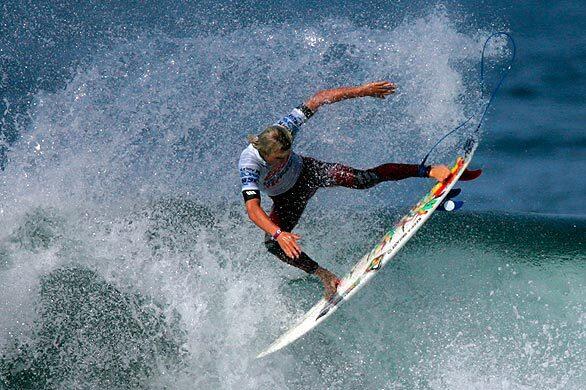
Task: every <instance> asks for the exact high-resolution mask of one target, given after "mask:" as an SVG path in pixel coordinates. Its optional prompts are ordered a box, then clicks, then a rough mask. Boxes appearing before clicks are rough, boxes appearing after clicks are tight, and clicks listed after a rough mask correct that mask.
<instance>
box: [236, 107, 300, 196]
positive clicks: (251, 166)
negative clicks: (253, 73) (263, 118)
mask: <svg viewBox="0 0 586 390" xmlns="http://www.w3.org/2000/svg"><path fill="white" fill-rule="evenodd" d="M307 119H308V117H307V116H306V115H305V114H304V113H303V111H301V109H299V108H295V109H293V111H291V113H290V114H289V115H287V116H286V117H284V118H282V119H281V120H279V121H278V122H277V123H275V124H276V125H280V126H285V127H287V128H288V129H289V130H290V131H291V135H292V136H293V139H295V135H296V134H297V132H298V131H299V127H300V126H301V125H302V124H303V123H305V121H307ZM302 167H303V160H302V159H301V157H299V155H297V154H295V153H293V152H291V154H290V155H289V159H288V160H287V161H286V162H285V163H284V164H281V165H279V166H274V167H272V166H270V165H269V164H268V163H267V162H266V161H265V160H264V159H263V158H262V157H261V156H260V154H259V153H258V150H256V149H255V147H254V146H253V145H252V144H249V145H248V147H247V148H246V149H244V151H243V152H242V154H241V155H240V161H239V162H238V169H239V171H240V179H241V181H242V191H245V190H261V191H263V192H265V193H266V194H267V195H269V196H275V195H280V194H282V193H284V192H286V191H287V190H289V189H290V188H291V187H293V185H294V184H295V182H296V181H297V179H298V178H299V175H300V174H301V168H302Z"/></svg>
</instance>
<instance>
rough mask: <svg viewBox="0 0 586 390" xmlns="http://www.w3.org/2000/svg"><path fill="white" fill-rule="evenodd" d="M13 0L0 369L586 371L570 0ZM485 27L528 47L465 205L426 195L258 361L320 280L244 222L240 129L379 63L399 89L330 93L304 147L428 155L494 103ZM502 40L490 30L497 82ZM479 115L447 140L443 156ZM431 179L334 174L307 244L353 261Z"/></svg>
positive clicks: (334, 260)
mask: <svg viewBox="0 0 586 390" xmlns="http://www.w3.org/2000/svg"><path fill="white" fill-rule="evenodd" d="M0 10H1V11H0V15H1V19H0V95H1V96H0V115H1V116H2V117H1V120H0V166H1V167H2V170H0V351H1V353H0V389H3V388H6V389H23V388H29V389H38V388H47V389H53V388H55V389H57V388H96V389H98V388H99V389H103V388H115V389H118V388H128V389H130V388H153V389H161V388H180V389H183V388H194V387H196V388H255V389H256V388H309V387H314V388H357V387H363V388H421V389H428V388H433V389H444V388H457V389H469V388H477V389H485V388H488V389H534V388H535V389H551V388H560V389H566V388H567V389H579V388H583V387H584V386H585V378H584V376H583V375H584V374H583V372H584V361H586V347H585V345H584V342H583V339H584V336H585V335H584V325H583V322H584V315H585V314H584V313H585V312H584V301H585V298H586V289H585V286H584V280H586V271H585V269H584V264H585V260H586V250H585V248H584V237H585V236H586V234H585V233H586V227H585V223H584V214H585V211H584V206H583V204H584V202H583V200H584V195H583V194H584V193H585V192H586V179H585V178H584V174H583V172H584V170H585V169H586V132H585V131H584V130H585V129H584V124H585V123H586V105H585V104H584V99H585V96H586V74H585V73H586V70H585V68H584V66H583V64H584V63H585V59H586V34H585V33H584V28H583V26H582V24H583V20H584V19H585V17H586V6H584V5H583V4H581V3H580V2H537V1H527V2H520V3H519V2H518V3H514V4H511V3H510V2H504V1H496V2H495V1H492V2H474V3H471V2H466V3H457V2H444V3H441V4H439V3H438V4H437V5H428V4H427V3H426V2H418V1H416V2H409V3H408V4H403V3H400V2H398V3H390V2H387V1H366V2H364V1H361V2H352V1H344V2H342V1H331V2H327V4H318V3H309V2H306V1H293V2H291V1H290V2H283V3H278V2H270V3H267V4H263V7H260V6H259V5H258V4H257V3H256V2H251V1H238V2H236V1H231V2H221V3H218V2H192V3H180V2H149V3H148V4H143V3H142V2H122V1H120V2H97V1H96V2H94V1H88V2H83V3H74V2H48V3H40V2H34V1H17V2H5V3H2V4H0ZM494 31H507V32H509V33H511V34H512V35H513V37H514V38H515V41H516V44H517V59H516V62H515V63H514V64H513V67H512V69H511V71H510V73H509V74H508V78H507V80H506V81H505V83H504V85H503V87H502V88H501V90H500V91H499V94H498V96H497V99H496V101H495V103H494V105H493V106H492V107H491V109H490V111H489V114H488V116H487V118H486V120H485V122H484V124H483V127H482V139H481V143H480V147H479V149H478V151H477V153H476V155H475V158H474V161H473V165H476V166H479V167H482V168H483V169H484V174H483V175H482V176H481V177H480V178H479V179H478V180H476V181H475V182H473V183H467V184H464V185H463V186H462V187H463V194H462V196H461V198H462V199H463V200H465V202H466V204H465V206H464V207H465V209H464V210H465V211H464V212H463V213H460V214H444V215H436V216H434V217H433V218H432V220H431V222H430V224H429V226H427V227H426V228H424V229H423V230H422V233H421V234H418V235H417V236H416V237H415V239H414V240H413V242H411V243H410V244H409V245H408V246H407V247H406V248H405V250H404V251H403V252H402V253H401V254H400V255H399V256H398V257H397V259H396V262H395V263H392V264H390V265H389V267H388V268H386V269H385V271H384V273H381V276H380V277H378V278H377V279H376V280H375V281H374V282H373V283H372V285H371V286H369V287H368V288H366V289H365V290H364V292H363V293H362V292H361V293H360V294H358V295H357V296H356V298H355V300H354V301H353V302H352V303H350V304H348V305H347V306H346V307H345V309H344V310H340V312H338V313H337V314H336V316H335V317H332V319H331V320H329V321H328V322H327V323H326V324H324V326H323V327H321V328H320V329H319V330H317V331H316V332H314V333H312V334H310V335H308V337H306V338H304V339H303V340H301V341H299V343H297V344H295V345H294V346H292V347H291V348H290V349H287V350H285V351H283V352H282V353H279V354H275V355H274V357H272V358H271V359H269V360H263V361H260V362H259V361H256V360H254V356H255V355H256V353H258V351H260V350H261V349H263V348H264V347H266V345H268V343H270V341H272V340H273V339H274V338H275V337H276V336H277V335H279V334H280V333H281V332H282V331H283V330H284V329H285V328H286V327H287V326H288V325H289V324H290V323H291V322H292V321H293V320H294V319H295V318H296V317H298V316H299V315H300V314H302V312H303V311H304V310H306V309H307V308H308V307H309V306H311V304H312V303H313V302H314V301H315V300H316V299H317V297H318V296H319V294H320V292H319V286H318V285H317V284H316V283H315V281H314V280H313V279H311V278H304V277H303V276H302V275H301V274H300V273H299V272H298V271H296V270H294V269H291V268H289V267H286V266H284V265H282V264H281V263H279V262H277V261H276V260H275V259H273V258H271V257H270V256H268V255H267V254H266V253H265V252H264V250H263V247H262V245H261V244H260V239H261V234H260V232H259V231H258V229H257V228H255V227H253V226H252V225H251V224H250V223H249V222H248V221H247V218H246V216H245V214H244V211H243V208H242V205H241V200H240V194H239V182H238V176H237V173H236V163H237V159H238V156H239V154H240V151H241V150H242V149H243V148H244V147H245V146H246V145H245V136H246V135H247V134H249V133H254V132H257V131H259V130H261V129H262V128H263V126H265V125H267V124H270V123H271V121H273V120H274V119H275V118H277V117H279V116H280V115H283V114H285V113H286V112H288V110H289V109H290V108H291V107H293V106H295V105H297V104H299V102H300V101H302V100H304V99H306V98H307V97H309V96H310V95H311V94H312V93H314V92H315V91H316V90H317V89H320V88H329V87H335V86H338V85H350V84H357V83H362V82H365V81H370V80H379V79H389V80H391V81H394V82H396V83H397V84H398V91H397V94H396V95H395V96H393V97H391V98H389V99H387V100H385V101H379V100H375V99H370V100H369V99H363V100H357V101H351V102H343V103H339V104H336V105H333V106H328V107H326V108H324V109H323V110H320V112H319V114H318V115H316V116H315V117H314V118H312V119H311V121H310V122H309V123H308V124H307V125H306V126H305V127H304V130H303V132H302V133H301V134H300V136H299V139H298V141H297V145H296V148H297V150H298V151H299V152H300V153H302V154H306V155H312V156H315V157H318V158H321V159H324V160H329V161H340V162H344V163H347V164H351V165H354V166H357V167H369V166H373V165H376V164H380V163H383V162H387V161H404V162H418V161H419V160H420V159H421V158H422V157H423V156H424V155H425V154H426V152H427V150H428V149H429V148H430V147H431V146H432V145H433V144H434V143H435V141H436V140H437V139H439V137H441V136H442V135H443V134H445V133H446V132H447V131H449V130H450V129H452V128H453V127H454V126H456V125H457V124H458V123H461V121H463V120H464V119H465V118H467V117H468V116H469V115H471V114H472V113H475V112H478V111H479V110H481V109H482V107H483V106H484V104H486V101H487V99H488V97H489V94H490V85H488V86H487V85H484V86H483V85H481V84H480V83H479V80H478V75H479V60H480V51H481V49H482V45H483V43H484V41H485V39H486V38H487V37H488V36H489V35H490V34H491V33H492V32H494ZM509 49H510V46H507V45H506V42H504V41H497V42H494V43H493V44H491V46H490V47H489V50H488V53H487V54H488V57H487V61H488V63H487V64H488V73H487V76H488V78H487V81H488V83H489V84H491V83H493V82H494V81H495V80H497V79H498V76H499V74H500V72H501V71H502V70H503V66H504V64H505V63H506V61H507V59H508V58H509V56H510V50H509ZM466 131H467V130H464V132H463V133H462V134H459V135H456V136H454V137H450V138H448V139H447V140H446V142H445V143H443V144H442V145H441V146H440V147H439V148H438V150H437V153H434V154H433V156H432V160H433V162H438V163H439V162H442V163H451V162H452V160H453V153H454V152H453V151H454V149H456V148H457V146H458V144H459V142H460V141H461V140H462V139H463V138H464V133H465V132H466ZM429 184H430V183H428V182H425V183H424V182H422V181H416V180H412V181H405V182H400V183H386V184H384V185H381V186H378V187H376V188H374V189H372V190H369V191H366V192H359V191H354V192H351V191H347V190H341V189H336V190H332V191H329V192H328V191H324V192H323V193H319V194H318V195H317V196H316V198H315V201H313V203H311V204H310V205H309V207H308V210H307V215H306V217H304V219H303V220H302V221H301V224H300V226H299V232H300V233H301V234H302V235H303V236H304V248H306V249H307V250H308V251H309V252H310V253H311V254H313V255H314V256H315V257H316V259H317V260H319V261H320V263H322V264H324V265H326V266H328V267H329V268H331V269H333V270H334V271H335V272H337V273H339V274H343V273H345V272H347V271H348V270H349V269H350V268H351V266H352V264H353V263H354V262H355V261H356V260H357V259H358V258H359V257H360V256H361V255H362V254H363V253H364V252H366V251H368V250H369V249H370V246H371V243H372V242H376V241H377V239H378V238H379V236H381V235H382V234H383V232H384V231H385V229H386V228H388V227H389V226H390V225H391V224H392V222H393V221H394V220H396V218H398V217H399V216H400V215H401V213H403V212H405V211H406V209H407V207H408V206H409V205H411V204H413V203H414V202H415V200H416V199H417V198H418V197H420V196H421V194H422V193H423V192H424V191H425V190H426V189H427V187H428V186H429ZM342 201H343V203H344V204H343V206H342V205H341V203H342ZM266 205H267V206H268V203H266Z"/></svg>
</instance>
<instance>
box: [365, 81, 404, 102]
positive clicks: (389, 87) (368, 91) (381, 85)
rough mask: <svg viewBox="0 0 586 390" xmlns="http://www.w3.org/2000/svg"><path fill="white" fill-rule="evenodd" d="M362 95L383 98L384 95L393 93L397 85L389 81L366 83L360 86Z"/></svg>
mask: <svg viewBox="0 0 586 390" xmlns="http://www.w3.org/2000/svg"><path fill="white" fill-rule="evenodd" d="M360 88H361V92H362V96H372V97H376V98H379V99H384V98H385V96H387V95H390V94H392V93H395V90H396V89H397V86H396V85H395V84H394V83H391V82H389V81H377V82H374V83H367V84H364V85H362V86H361V87H360Z"/></svg>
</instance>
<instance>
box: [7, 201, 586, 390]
mask: <svg viewBox="0 0 586 390" xmlns="http://www.w3.org/2000/svg"><path fill="white" fill-rule="evenodd" d="M343 213H344V216H345V222H344V223H343V224H340V222H339V214H337V213H328V212H325V211H323V210H322V212H319V210H314V212H310V213H309V214H308V216H307V218H306V219H305V221H304V222H303V223H302V226H301V227H300V231H301V232H302V234H303V235H304V237H305V240H304V247H305V249H306V250H307V251H308V252H309V253H311V254H312V255H314V256H315V257H316V259H318V260H319V261H320V262H321V263H323V264H324V265H326V266H328V267H329V268H331V269H333V270H334V271H336V272H338V273H340V274H341V273H343V272H347V271H348V270H349V268H350V267H351V266H352V264H353V263H354V262H355V261H356V260H357V259H358V257H359V256H360V255H361V254H363V253H364V252H365V248H368V247H369V246H370V245H371V243H372V242H375V241H376V238H378V237H379V236H380V235H381V234H382V232H384V228H383V227H384V226H389V225H390V222H391V221H392V220H394V219H395V218H396V217H397V216H398V215H399V213H398V212H397V210H390V209H389V210H379V211H372V210H371V211H370V212H367V213H365V212H357V211H352V210H344V211H343ZM82 220H83V219H82ZM244 220H245V217H244V215H243V212H242V211H241V206H240V205H239V204H227V205H225V206H224V207H223V208H215V207H210V206H206V205H201V204H197V203H194V202H192V201H186V200H182V199H172V198H168V199H165V200H161V201H159V202H155V203H149V204H145V205H144V206H142V207H139V208H135V209H134V210H133V211H132V212H130V213H128V214H127V215H125V216H121V217H119V218H118V219H116V220H110V221H99V222H98V221H94V222H92V223H90V222H89V221H87V220H83V224H81V226H77V227H76V228H72V226H71V225H77V224H78V223H79V221H76V220H72V219H71V217H70V216H66V215H63V214H61V213H59V212H58V211H56V210H42V209H37V210H35V211H34V212H31V213H30V214H29V215H28V216H27V217H25V218H23V219H22V220H21V222H20V223H18V224H16V225H15V226H14V227H13V229H12V231H11V232H10V234H8V235H7V236H5V237H4V239H3V240H1V241H0V247H1V248H2V250H1V251H0V253H1V254H2V256H3V260H2V262H3V263H4V267H3V268H2V269H1V271H0V280H1V281H2V285H3V287H5V288H10V290H11V291H14V292H18V293H19V294H23V295H28V304H29V305H30V307H31V308H32V309H30V310H31V312H30V313H29V316H28V317H27V318H26V320H25V323H28V324H29V328H28V329H24V330H23V329H22V327H20V326H19V324H20V323H22V321H23V318H22V316H21V318H19V319H18V320H12V319H8V318H6V317H4V318H3V320H2V324H1V325H2V327H3V329H4V330H5V331H7V330H8V333H7V334H12V336H11V337H9V338H4V339H3V340H2V341H3V342H2V345H3V351H4V352H3V357H2V359H1V360H0V378H2V380H3V381H4V386H5V387H6V388H39V387H44V388H52V387H63V386H66V387H67V386H69V385H73V384H76V383H84V384H85V386H86V387H90V388H100V387H103V386H106V387H108V386H110V387H113V388H135V387H142V388H161V387H165V386H167V387H169V386H171V387H174V388H184V387H189V386H188V384H190V386H193V383H196V384H197V385H198V386H201V387H216V388H218V387H220V388H232V387H235V386H236V385H237V384H238V385H241V386H243V387H244V388H274V387H277V388H306V387H307V386H311V384H312V383H313V384H315V383H323V384H324V386H326V387H328V386H341V387H354V386H362V387H400V386H406V387H411V388H444V387H446V386H448V387H451V388H470V387H479V388H496V387H499V386H501V385H502V384H503V383H508V384H509V386H510V387H512V388H524V387H528V388H551V387H555V386H558V385H560V384H563V385H564V386H563V387H564V388H580V386H581V384H583V382H581V380H582V379H581V377H580V375H579V373H580V367H581V358H580V356H581V352H580V350H581V349H580V348H581V347H580V343H579V340H580V339H581V337H583V327H582V326H581V321H583V309H584V308H583V302H584V300H583V298H584V284H583V283H584V282H583V280H584V275H585V274H586V268H585V264H586V262H584V260H585V258H584V253H585V251H584V249H585V248H584V245H585V243H584V237H585V236H586V235H585V234H584V232H585V230H586V221H585V220H584V219H583V218H580V217H578V218H575V217H571V216H569V217H560V216H542V215H513V214H497V213H495V214H482V213H481V214H475V213H445V214H442V213H437V215H435V216H434V217H433V218H432V219H431V220H430V222H429V223H428V224H426V226H425V227H424V228H423V229H422V230H421V231H420V232H419V233H418V234H417V235H416V236H415V238H414V239H413V240H412V241H411V242H410V243H409V244H408V245H407V246H406V248H404V250H403V251H402V252H401V253H400V254H399V255H398V256H397V258H396V259H395V260H394V261H393V262H392V263H390V264H389V265H388V266H387V267H386V268H385V269H384V270H383V271H382V272H381V273H380V274H379V276H377V278H375V279H373V282H371V284H370V285H369V286H367V287H366V288H365V289H364V290H363V291H361V293H360V294H358V295H357V296H356V297H355V299H353V300H352V301H351V302H349V303H348V304H347V305H345V306H344V308H343V309H341V310H340V311H339V312H338V313H336V315H335V316H334V317H333V318H332V319H331V320H330V321H328V322H327V323H326V324H324V325H323V326H322V327H320V328H318V329H317V330H316V331H314V332H313V333H310V334H309V335H307V336H306V337H305V338H304V339H302V340H300V341H299V342H297V343H295V344H293V345H292V346H291V347H290V348H288V349H286V350H285V351H283V352H281V353H278V354H276V355H275V356H274V357H272V358H270V359H265V360H261V361H258V360H254V356H255V354H256V353H257V352H258V351H259V350H260V349H262V347H264V346H266V345H267V344H268V343H269V342H270V341H271V340H272V339H273V338H274V337H276V336H277V335H278V334H279V333H281V332H282V331H283V329H284V328H285V327H287V326H289V325H290V324H291V323H292V322H293V320H294V319H295V318H296V317H297V316H299V315H301V313H302V312H303V311H305V310H306V309H307V308H309V307H310V306H311V305H312V304H313V303H314V301H315V300H317V299H318V297H319V296H320V294H321V287H320V286H319V283H317V282H316V281H315V280H313V279H312V278H310V277H305V276H302V274H301V273H300V272H298V271H296V270H294V269H292V268H291V267H288V266H287V265H285V264H283V263H280V262H279V261H278V260H276V259H274V258H273V257H271V256H270V255H268V254H267V253H265V251H264V247H263V246H262V243H261V239H262V237H261V235H260V234H258V232H257V231H256V229H255V228H253V227H251V226H244V227H242V223H243V221H244ZM33 221H34V223H32V222H33ZM68 225H69V226H68ZM30 226H37V227H38V228H37V229H29V228H28V227H30ZM51 259H52V261H51ZM31 269H36V270H37V271H36V272H34V275H35V276H37V277H36V280H37V281H36V282H34V283H31V278H30V277H20V278H19V277H18V276H19V275H27V274H30V273H33V272H31V271H30V270H31ZM8 281H10V283H7V282H8ZM5 291H6V290H5ZM21 300H22V298H21ZM1 309H2V312H3V313H9V312H10V310H9V309H10V305H6V304H5V305H4V306H3V307H2V308H1ZM12 309H13V310H14V307H12ZM267 369H268V370H267ZM373 373H376V375H373Z"/></svg>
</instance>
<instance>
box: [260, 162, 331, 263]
mask: <svg viewBox="0 0 586 390" xmlns="http://www.w3.org/2000/svg"><path fill="white" fill-rule="evenodd" d="M313 171H314V170H313V169H312V161H310V160H307V161H306V158H303V168H302V171H301V174H300V175H299V179H297V182H296V183H295V185H294V186H293V187H292V188H291V189H290V190H289V191H287V192H285V193H284V194H281V195H277V196H272V197H271V199H272V200H273V208H272V209H271V212H270V214H269V218H270V219H271V221H273V222H274V223H275V224H276V225H278V226H279V227H280V228H281V230H283V231H286V232H291V231H292V230H293V228H294V227H295V226H296V225H297V222H299V218H301V214H303V211H304V210H305V206H307V202H308V201H309V199H311V197H312V196H313V195H314V194H315V192H316V191H317V189H318V186H317V185H316V181H315V180H314V179H313V178H312V177H311V173H312V172H313ZM264 243H265V246H266V248H267V250H268V251H269V252H270V253H272V254H273V255H275V256H277V257H278V258H279V259H280V260H282V261H284V262H285V263H287V264H290V265H292V266H294V267H297V268H299V269H301V270H303V271H305V272H307V273H309V274H313V273H315V271H316V270H317V269H318V268H319V265H318V264H317V263H316V262H315V261H313V260H312V259H311V258H310V257H309V256H308V255H307V254H306V253H305V252H301V254H300V255H299V257H298V258H292V257H289V256H287V255H286V254H285V252H284V251H283V250H282V249H281V246H280V245H279V243H278V242H277V241H275V240H273V239H272V237H271V236H270V235H268V234H266V235H265V241H264Z"/></svg>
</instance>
